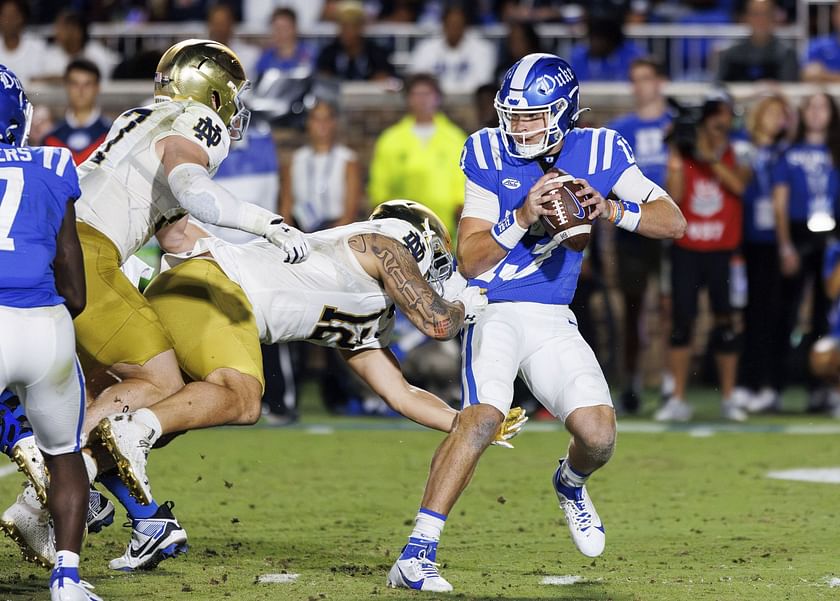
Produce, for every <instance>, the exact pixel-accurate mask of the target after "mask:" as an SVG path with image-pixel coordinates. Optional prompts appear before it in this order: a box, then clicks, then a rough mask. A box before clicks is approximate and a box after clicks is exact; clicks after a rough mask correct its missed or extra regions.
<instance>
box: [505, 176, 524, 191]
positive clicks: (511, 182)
mask: <svg viewBox="0 0 840 601" xmlns="http://www.w3.org/2000/svg"><path fill="white" fill-rule="evenodd" d="M502 185H503V186H504V187H505V188H507V189H508V190H516V189H518V188H519V186H521V185H522V184H521V183H520V181H519V180H518V179H513V178H512V177H506V178H505V179H503V180H502Z"/></svg>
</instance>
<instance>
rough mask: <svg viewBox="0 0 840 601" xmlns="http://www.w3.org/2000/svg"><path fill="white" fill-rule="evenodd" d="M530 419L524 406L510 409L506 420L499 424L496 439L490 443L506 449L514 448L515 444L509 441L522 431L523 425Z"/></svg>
mask: <svg viewBox="0 0 840 601" xmlns="http://www.w3.org/2000/svg"><path fill="white" fill-rule="evenodd" d="M527 421H528V416H527V415H525V410H524V409H523V408H522V407H514V408H513V409H511V410H510V411H508V414H507V417H505V421H503V422H502V425H501V426H499V431H498V432H496V439H495V440H494V441H493V442H492V443H490V444H494V445H496V446H499V447H505V448H506V449H512V448H513V445H512V444H510V443H509V442H508V441H509V440H510V439H511V438H513V437H515V436H517V435H518V434H519V432H521V431H522V426H524V425H525V422H527Z"/></svg>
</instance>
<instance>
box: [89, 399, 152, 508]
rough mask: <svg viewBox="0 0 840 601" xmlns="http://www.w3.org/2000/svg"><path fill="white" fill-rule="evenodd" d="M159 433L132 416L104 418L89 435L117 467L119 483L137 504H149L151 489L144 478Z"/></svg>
mask: <svg viewBox="0 0 840 601" xmlns="http://www.w3.org/2000/svg"><path fill="white" fill-rule="evenodd" d="M157 435H158V433H157V432H155V431H154V430H153V429H152V428H149V427H148V426H146V425H144V424H141V423H140V422H138V421H136V420H134V419H133V416H132V414H130V413H128V414H122V413H121V414H118V415H112V416H109V417H105V418H103V419H102V421H100V422H99V424H97V426H96V428H94V430H93V431H92V432H91V435H90V438H91V440H99V441H100V442H101V443H102V444H103V445H104V446H105V448H106V449H108V452H109V453H110V454H111V456H112V457H113V458H114V463H116V464H117V470H118V471H119V474H120V479H121V480H122V481H123V482H124V483H125V485H126V486H128V489H129V491H130V492H131V495H132V496H133V497H134V498H135V499H137V500H138V501H139V502H140V503H142V504H144V505H148V504H149V503H151V502H152V488H151V486H150V484H149V478H148V476H147V475H146V460H147V458H148V456H149V451H150V450H151V448H152V445H153V444H154V441H155V439H156V437H157Z"/></svg>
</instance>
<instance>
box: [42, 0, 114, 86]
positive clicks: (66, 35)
mask: <svg viewBox="0 0 840 601" xmlns="http://www.w3.org/2000/svg"><path fill="white" fill-rule="evenodd" d="M76 58H86V59H88V60H89V61H91V62H93V63H95V64H96V66H97V67H99V73H100V75H101V77H102V79H109V78H110V77H111V74H112V72H113V71H114V67H115V66H116V65H117V63H119V62H120V57H119V56H118V55H117V54H116V53H115V52H112V51H111V50H109V49H108V48H106V47H105V46H103V45H102V44H101V43H100V42H98V41H96V40H91V39H90V37H89V36H88V25H87V22H86V21H85V20H84V18H83V17H82V16H81V15H80V14H79V13H77V12H74V11H71V10H67V11H64V12H62V13H60V14H59V15H58V16H57V17H56V19H55V42H54V43H52V44H50V45H49V46H48V47H47V50H46V55H45V59H44V72H43V75H44V76H45V77H48V78H49V77H63V76H64V70H65V69H66V68H67V65H68V63H70V61H72V60H73V59H76Z"/></svg>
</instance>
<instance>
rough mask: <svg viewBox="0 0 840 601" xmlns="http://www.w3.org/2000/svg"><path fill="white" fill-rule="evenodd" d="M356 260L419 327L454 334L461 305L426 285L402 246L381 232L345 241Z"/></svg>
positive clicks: (461, 320) (427, 331)
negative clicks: (448, 300)
mask: <svg viewBox="0 0 840 601" xmlns="http://www.w3.org/2000/svg"><path fill="white" fill-rule="evenodd" d="M348 244H349V246H350V248H351V249H352V250H353V251H354V252H355V253H356V258H357V259H358V260H359V263H360V264H361V265H362V267H363V268H364V269H365V271H367V272H368V273H369V274H370V275H371V277H373V278H375V279H377V280H379V281H380V282H381V283H382V287H383V288H384V289H385V293H386V294H387V295H388V296H390V297H391V298H392V299H393V300H394V303H396V305H397V307H399V309H400V311H402V312H403V313H404V314H405V316H406V317H408V318H409V319H410V320H411V323H413V324H414V325H415V326H416V327H417V329H418V330H420V331H421V332H423V333H424V334H426V335H427V336H431V337H432V338H435V339H437V340H449V339H450V338H454V337H455V336H456V335H457V334H458V332H459V331H460V329H461V326H462V325H463V323H464V305H463V304H461V303H460V302H454V303H450V302H447V301H445V300H443V299H442V298H441V297H440V296H439V295H438V294H437V293H436V292H435V291H434V290H433V289H432V287H431V286H430V285H429V283H428V282H427V281H426V279H425V278H424V277H423V275H422V274H421V273H420V269H419V268H418V267H417V261H415V260H414V257H413V256H412V255H411V253H410V252H409V251H408V249H407V248H405V246H403V245H402V244H400V243H399V242H397V241H396V240H394V239H393V238H389V237H387V236H383V235H381V234H357V235H355V236H353V237H352V238H350V240H349V241H348Z"/></svg>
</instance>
